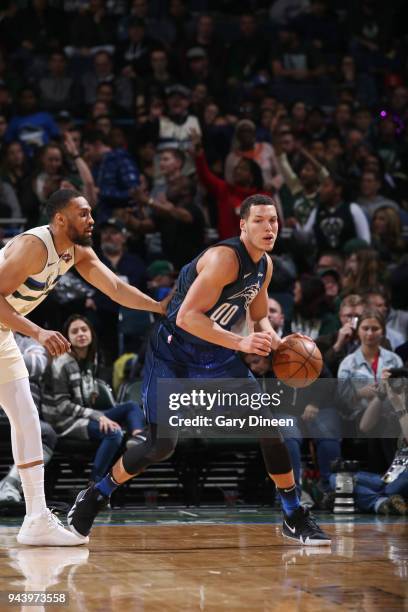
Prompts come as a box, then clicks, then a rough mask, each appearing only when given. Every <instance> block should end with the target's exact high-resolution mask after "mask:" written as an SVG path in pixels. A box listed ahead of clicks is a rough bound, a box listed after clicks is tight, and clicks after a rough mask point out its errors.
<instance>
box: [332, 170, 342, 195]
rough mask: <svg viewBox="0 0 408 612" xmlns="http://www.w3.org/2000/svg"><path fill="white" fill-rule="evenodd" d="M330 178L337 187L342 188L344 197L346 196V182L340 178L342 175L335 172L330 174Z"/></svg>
mask: <svg viewBox="0 0 408 612" xmlns="http://www.w3.org/2000/svg"><path fill="white" fill-rule="evenodd" d="M329 178H330V180H331V181H332V183H333V184H334V185H335V186H336V187H340V189H341V193H342V195H344V192H345V190H346V181H345V180H344V178H343V177H342V176H340V174H336V173H334V172H331V173H330V176H329Z"/></svg>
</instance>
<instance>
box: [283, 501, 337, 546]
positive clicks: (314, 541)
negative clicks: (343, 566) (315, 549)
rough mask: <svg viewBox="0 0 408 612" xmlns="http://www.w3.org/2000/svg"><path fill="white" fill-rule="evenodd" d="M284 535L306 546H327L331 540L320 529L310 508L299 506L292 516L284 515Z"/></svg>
mask: <svg viewBox="0 0 408 612" xmlns="http://www.w3.org/2000/svg"><path fill="white" fill-rule="evenodd" d="M282 535H283V536H284V537H285V538H290V539H291V540H296V541H297V542H300V543H301V544H304V545H305V546H326V545H328V544H331V539H330V538H329V536H328V535H326V534H325V533H324V531H323V530H322V529H320V527H319V525H318V524H317V523H316V521H315V519H314V518H313V517H312V515H311V514H310V511H309V509H308V508H304V507H303V506H299V508H298V509H297V510H295V512H293V514H291V515H290V516H288V515H286V514H284V515H283V527H282Z"/></svg>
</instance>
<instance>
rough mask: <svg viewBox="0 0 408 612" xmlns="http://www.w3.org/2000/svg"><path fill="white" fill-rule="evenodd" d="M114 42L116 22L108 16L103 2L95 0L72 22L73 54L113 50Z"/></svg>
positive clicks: (71, 39) (71, 41)
mask: <svg viewBox="0 0 408 612" xmlns="http://www.w3.org/2000/svg"><path fill="white" fill-rule="evenodd" d="M113 42H114V22H113V20H112V17H111V16H109V15H108V14H107V11H106V7H105V2H103V0H93V1H92V2H90V3H89V4H88V6H86V8H85V10H82V11H80V12H79V13H78V14H77V15H76V16H75V17H74V19H72V21H71V29H70V36H69V44H70V45H71V46H72V47H70V48H69V52H70V53H71V54H73V53H78V54H80V53H81V51H82V53H83V52H84V51H83V50H84V49H87V50H88V51H96V50H98V48H102V47H105V48H106V49H111V48H112V47H111V45H112V44H113Z"/></svg>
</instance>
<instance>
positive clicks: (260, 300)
mask: <svg viewBox="0 0 408 612" xmlns="http://www.w3.org/2000/svg"><path fill="white" fill-rule="evenodd" d="M266 257H267V260H268V267H267V270H266V276H265V281H264V282H263V284H262V287H261V288H260V290H259V293H258V295H257V296H256V298H255V299H254V300H253V301H252V303H251V305H250V307H249V314H250V317H251V319H252V321H253V322H254V331H256V332H267V333H268V334H270V337H271V340H272V350H276V349H277V348H278V346H279V345H280V344H281V342H282V340H281V339H280V338H279V336H278V334H277V333H276V331H275V330H274V329H273V327H272V325H271V324H270V321H269V319H268V287H269V283H270V282H271V278H272V271H273V264H272V260H271V258H270V257H269V255H267V256H266Z"/></svg>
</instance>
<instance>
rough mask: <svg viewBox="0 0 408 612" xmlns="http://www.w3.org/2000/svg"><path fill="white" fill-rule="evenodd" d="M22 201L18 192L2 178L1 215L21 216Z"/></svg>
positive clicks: (0, 187) (0, 193)
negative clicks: (19, 199)
mask: <svg viewBox="0 0 408 612" xmlns="http://www.w3.org/2000/svg"><path fill="white" fill-rule="evenodd" d="M21 216H22V214H21V208H20V203H19V201H18V198H17V194H16V192H15V191H14V189H13V187H12V186H11V185H10V183H6V181H4V180H3V179H2V178H0V217H3V218H4V217H5V218H10V219H13V218H14V219H17V218H21Z"/></svg>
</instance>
